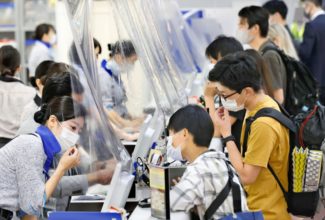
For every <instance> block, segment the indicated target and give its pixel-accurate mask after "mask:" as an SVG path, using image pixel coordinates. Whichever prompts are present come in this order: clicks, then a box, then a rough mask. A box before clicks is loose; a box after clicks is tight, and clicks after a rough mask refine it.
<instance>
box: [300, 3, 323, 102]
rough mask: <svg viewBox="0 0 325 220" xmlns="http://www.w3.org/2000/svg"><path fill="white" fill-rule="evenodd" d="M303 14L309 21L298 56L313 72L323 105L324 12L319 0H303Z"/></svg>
mask: <svg viewBox="0 0 325 220" xmlns="http://www.w3.org/2000/svg"><path fill="white" fill-rule="evenodd" d="M304 11H305V16H306V17H307V18H308V19H309V22H307V23H306V25H305V32H304V36H303V41H302V43H301V45H300V49H299V57H300V59H301V61H302V62H304V63H305V64H306V65H307V67H308V68H309V69H310V70H311V72H312V73H313V76H314V77H315V79H316V81H317V82H318V83H319V88H320V97H319V100H320V102H321V103H322V104H323V105H325V63H324V61H323V58H324V51H325V13H324V11H323V9H322V1H321V0H306V1H304Z"/></svg>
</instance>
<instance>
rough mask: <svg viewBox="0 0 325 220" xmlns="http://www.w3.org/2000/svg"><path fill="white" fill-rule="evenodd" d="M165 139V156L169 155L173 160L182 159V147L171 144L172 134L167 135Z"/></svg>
mask: <svg viewBox="0 0 325 220" xmlns="http://www.w3.org/2000/svg"><path fill="white" fill-rule="evenodd" d="M167 140H168V141H167V157H170V158H172V159H173V160H180V161H183V160H184V158H183V156H182V148H181V147H180V146H178V147H174V146H173V136H168V137H167Z"/></svg>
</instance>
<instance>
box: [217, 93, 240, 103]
mask: <svg viewBox="0 0 325 220" xmlns="http://www.w3.org/2000/svg"><path fill="white" fill-rule="evenodd" d="M236 93H238V92H233V93H231V94H229V95H227V96H224V95H221V94H219V97H220V99H219V100H220V101H219V104H220V103H221V98H223V99H224V100H225V101H227V99H228V98H229V97H231V96H233V95H235V94H236Z"/></svg>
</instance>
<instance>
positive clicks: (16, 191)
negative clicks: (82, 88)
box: [0, 97, 86, 219]
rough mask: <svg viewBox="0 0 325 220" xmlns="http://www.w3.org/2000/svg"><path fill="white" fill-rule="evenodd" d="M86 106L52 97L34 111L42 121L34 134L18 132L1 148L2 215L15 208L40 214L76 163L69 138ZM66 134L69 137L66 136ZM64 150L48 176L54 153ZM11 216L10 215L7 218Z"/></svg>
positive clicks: (76, 154)
mask: <svg viewBox="0 0 325 220" xmlns="http://www.w3.org/2000/svg"><path fill="white" fill-rule="evenodd" d="M85 114H86V112H85V109H84V107H83V106H81V105H78V104H77V103H74V102H73V100H72V98H71V97H61V98H55V99H53V100H52V101H51V102H50V103H49V104H48V105H44V106H43V107H42V109H41V110H40V111H39V112H37V113H36V114H35V118H36V119H37V121H38V122H39V123H41V124H42V125H41V126H40V127H39V128H38V129H37V131H36V133H35V134H28V135H21V136H18V137H17V138H15V139H13V140H12V141H11V142H9V143H8V144H7V145H5V146H4V147H3V148H2V149H0V173H1V175H0V209H1V212H0V213H1V214H2V217H3V218H6V217H7V219H8V216H10V215H12V214H13V212H16V211H18V214H19V215H20V216H24V215H33V216H40V214H41V210H42V207H43V205H44V203H45V202H46V200H48V199H49V198H50V197H51V196H52V193H53V192H54V190H55V188H56V186H57V185H58V183H59V181H60V179H61V178H62V176H63V175H64V173H65V172H66V171H67V170H68V169H70V168H72V167H75V166H76V165H78V164H79V161H80V154H79V151H78V149H77V148H76V147H69V148H68V146H67V145H66V144H65V143H66V142H68V143H70V142H71V141H70V138H71V137H68V136H66V135H62V134H63V133H65V134H66V133H68V134H70V136H71V135H78V133H79V132H80V130H81V129H82V127H83V125H84V117H85ZM67 138H69V139H68V140H67ZM64 151H66V152H65V153H64V154H63V156H62V158H61V160H60V162H59V164H58V166H57V168H56V170H55V172H54V173H53V174H52V176H51V177H49V175H48V171H49V169H50V166H51V164H52V160H53V158H54V156H55V155H56V154H58V153H60V152H64ZM9 219H10V218H9Z"/></svg>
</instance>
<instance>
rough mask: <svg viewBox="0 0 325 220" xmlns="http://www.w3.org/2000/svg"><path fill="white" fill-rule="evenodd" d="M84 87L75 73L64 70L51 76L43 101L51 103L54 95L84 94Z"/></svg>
mask: <svg viewBox="0 0 325 220" xmlns="http://www.w3.org/2000/svg"><path fill="white" fill-rule="evenodd" d="M83 92H84V88H83V86H82V84H81V83H80V81H79V79H78V78H77V77H76V75H75V74H73V73H70V72H62V73H57V74H54V75H53V76H51V77H49V78H48V79H47V81H46V83H45V85H44V89H43V94H42V103H43V104H45V103H49V102H50V101H51V100H52V99H53V98H54V97H60V96H71V95H72V93H76V94H82V93H83Z"/></svg>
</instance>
